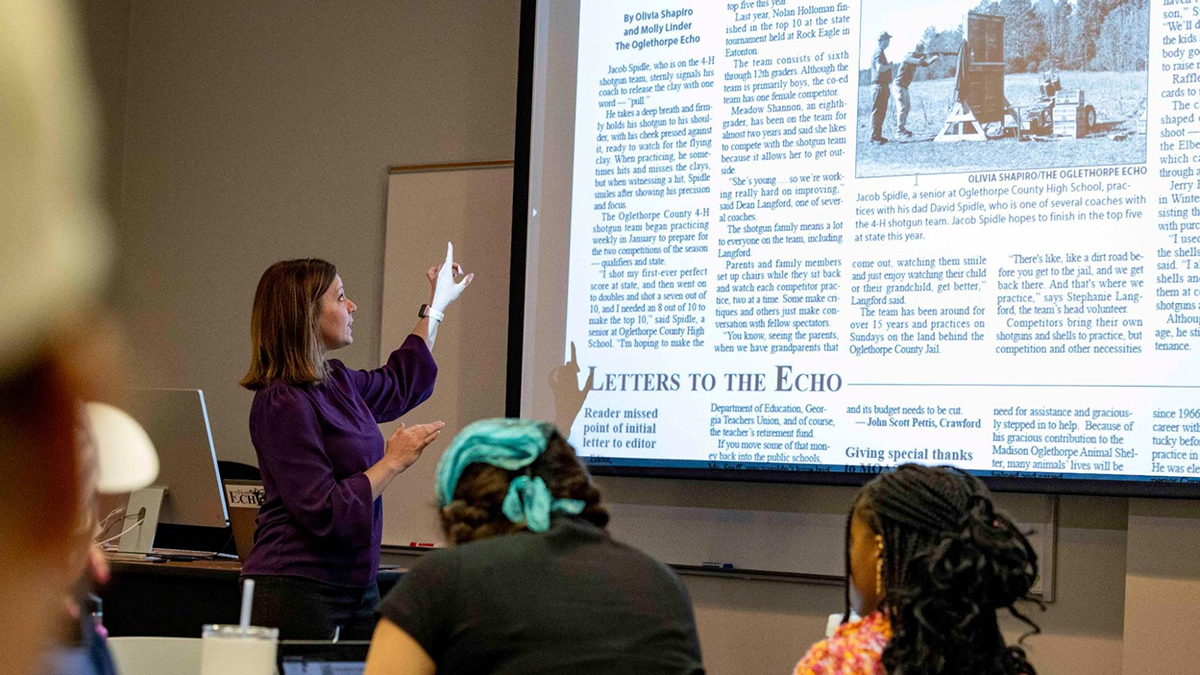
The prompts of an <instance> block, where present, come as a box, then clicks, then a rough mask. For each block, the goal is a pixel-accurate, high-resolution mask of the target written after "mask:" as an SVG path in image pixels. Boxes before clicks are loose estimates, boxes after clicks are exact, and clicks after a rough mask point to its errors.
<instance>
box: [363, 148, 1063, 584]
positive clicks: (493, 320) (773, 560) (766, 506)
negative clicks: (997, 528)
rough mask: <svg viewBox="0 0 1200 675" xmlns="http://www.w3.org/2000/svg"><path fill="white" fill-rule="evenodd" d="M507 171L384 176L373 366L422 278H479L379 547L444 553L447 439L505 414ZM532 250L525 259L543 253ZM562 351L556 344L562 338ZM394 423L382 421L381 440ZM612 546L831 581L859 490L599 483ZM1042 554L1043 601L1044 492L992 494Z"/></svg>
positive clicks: (422, 170)
mask: <svg viewBox="0 0 1200 675" xmlns="http://www.w3.org/2000/svg"><path fill="white" fill-rule="evenodd" d="M512 181H513V171H512V163H511V162H499V163H495V162H492V163H480V164H454V165H441V166H425V167H410V168H400V169H392V170H391V171H390V172H389V179H388V195H387V233H386V244H385V251H384V282H383V303H382V307H383V317H382V328H381V330H382V333H381V342H380V345H381V347H380V355H379V356H380V362H383V361H384V360H386V359H387V356H388V354H390V353H391V351H392V350H393V349H395V348H396V347H397V346H399V345H400V344H401V343H402V342H403V341H404V338H405V337H406V336H407V335H408V333H409V331H411V330H412V327H413V325H414V324H415V323H416V321H417V316H416V312H417V308H418V307H419V306H420V305H421V303H423V302H426V301H427V300H428V297H429V284H428V282H427V281H426V279H425V275H424V270H426V269H428V268H429V267H430V266H431V265H434V264H436V263H437V262H439V261H441V260H442V259H443V258H444V256H445V246H446V241H447V240H451V241H453V242H454V251H455V259H456V260H457V261H459V262H460V263H461V264H462V265H463V267H464V269H465V270H466V271H469V272H474V273H475V274H476V277H475V281H474V282H473V283H472V285H471V287H470V288H468V289H467V291H466V292H465V293H464V294H463V296H462V297H461V298H460V299H459V300H458V302H456V303H455V304H454V305H452V306H451V307H450V309H449V310H448V311H447V313H446V321H445V323H444V324H443V325H442V326H441V327H440V329H439V331H438V336H437V341H436V344H435V345H434V350H433V355H434V359H435V360H436V361H437V364H438V377H437V385H436V388H435V390H434V393H433V396H432V397H430V399H429V400H428V401H426V402H425V403H423V404H421V405H420V406H419V407H417V408H416V409H415V410H413V411H411V412H410V413H409V414H408V415H405V416H404V418H402V421H404V422H405V423H407V424H414V423H421V422H429V421H433V420H442V421H444V422H445V423H446V431H445V433H444V435H443V436H442V437H441V438H439V439H438V440H437V441H436V442H435V443H434V444H433V445H431V446H430V447H429V449H427V450H426V452H425V454H424V455H423V456H422V457H421V459H420V460H419V461H418V462H417V463H416V464H414V465H413V466H412V467H411V468H410V469H409V470H408V471H405V472H404V473H403V474H401V475H400V476H398V477H397V478H396V479H395V481H393V483H392V485H391V486H390V487H389V488H388V490H387V492H385V494H384V501H383V503H384V522H383V544H384V545H385V546H387V547H399V548H407V547H410V546H412V545H414V544H434V545H437V546H442V545H443V540H442V535H441V528H440V526H439V523H438V518H437V510H436V505H435V503H434V497H433V485H434V469H435V468H436V466H437V461H438V459H439V458H440V457H441V453H442V451H444V450H445V448H446V446H447V444H448V443H449V442H450V439H451V438H452V437H453V434H454V433H457V431H458V430H460V429H461V428H462V427H463V426H465V425H467V424H469V423H470V422H473V421H475V420H477V419H481V418H485V417H501V416H503V415H504V400H505V372H506V360H507V358H508V292H509V277H510V272H509V260H510V256H509V253H510V244H511V240H512V239H511V233H512V188H513V182H512ZM538 254H539V252H538V251H532V252H531V255H538ZM559 344H561V341H560V342H559ZM395 426H396V424H395V423H392V424H385V425H381V430H382V431H383V433H384V436H385V437H386V436H387V435H390V434H391V432H392V430H393V429H394V428H395ZM597 484H598V485H599V487H600V489H601V492H602V494H603V495H604V500H605V503H606V505H607V507H608V510H609V513H610V514H611V516H612V521H611V523H610V525H609V530H610V532H612V534H613V536H614V537H615V538H616V539H618V540H621V541H624V542H627V543H629V544H632V545H633V546H636V547H638V548H640V549H642V550H643V551H645V552H647V553H649V554H650V555H652V556H654V557H655V558H657V559H659V560H661V561H663V562H665V563H668V564H672V565H675V566H678V567H681V568H684V569H692V568H703V567H704V566H705V564H706V563H710V564H711V563H715V564H717V565H730V566H731V570H729V572H728V573H732V574H747V575H752V576H753V575H760V574H766V575H772V576H776V575H778V576H788V577H794V578H796V579H798V580H833V579H838V580H840V579H841V578H842V577H843V574H844V571H843V570H844V567H845V563H844V558H843V555H844V553H843V547H844V536H845V527H846V512H847V509H848V508H849V506H850V503H851V501H852V500H853V497H854V494H855V493H856V489H855V488H848V487H832V486H813V485H790V484H788V485H784V484H769V483H745V482H718V481H698V480H665V479H649V478H623V477H611V476H605V477H600V478H597ZM997 502H998V504H999V505H1000V506H1001V507H1002V508H1004V509H1005V510H1007V511H1008V512H1009V513H1010V514H1011V515H1012V516H1013V518H1014V519H1015V520H1016V521H1017V522H1018V523H1019V524H1020V525H1021V527H1022V529H1023V530H1032V531H1033V532H1034V534H1033V535H1032V536H1031V537H1030V540H1031V542H1032V543H1033V545H1034V548H1035V549H1036V550H1037V551H1038V555H1039V557H1040V558H1041V566H1042V571H1043V580H1042V582H1041V583H1039V585H1038V588H1037V589H1036V590H1038V591H1040V592H1041V594H1042V596H1043V597H1044V598H1045V599H1051V594H1052V591H1053V584H1052V582H1051V580H1052V577H1051V576H1050V575H1051V574H1052V573H1053V569H1054V564H1053V555H1054V534H1055V529H1054V528H1055V521H1056V504H1057V502H1056V501H1055V499H1054V498H1053V497H1048V496H1045V495H1032V494H1004V495H997Z"/></svg>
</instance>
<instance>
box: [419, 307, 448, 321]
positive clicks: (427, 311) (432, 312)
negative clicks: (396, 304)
mask: <svg viewBox="0 0 1200 675" xmlns="http://www.w3.org/2000/svg"><path fill="white" fill-rule="evenodd" d="M417 316H419V317H421V318H422V319H433V320H434V321H441V320H442V319H445V318H446V315H445V314H443V313H442V312H439V311H437V310H436V309H434V308H432V307H430V306H429V305H421V309H418V310H417Z"/></svg>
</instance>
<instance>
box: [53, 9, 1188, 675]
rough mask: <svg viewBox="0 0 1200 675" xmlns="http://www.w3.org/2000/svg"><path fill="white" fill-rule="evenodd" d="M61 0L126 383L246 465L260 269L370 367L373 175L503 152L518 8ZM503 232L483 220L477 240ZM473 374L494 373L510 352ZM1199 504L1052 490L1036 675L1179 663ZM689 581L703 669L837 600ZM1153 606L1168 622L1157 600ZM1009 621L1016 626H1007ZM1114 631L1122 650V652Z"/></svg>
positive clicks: (774, 650) (791, 658) (813, 633)
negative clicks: (74, 34) (323, 315)
mask: <svg viewBox="0 0 1200 675" xmlns="http://www.w3.org/2000/svg"><path fill="white" fill-rule="evenodd" d="M77 1H78V2H80V3H83V4H84V5H85V6H89V9H95V8H97V7H99V8H101V9H105V10H106V11H104V12H100V13H99V14H97V13H94V12H92V11H88V12H85V16H86V18H87V20H88V22H89V23H88V28H89V30H88V33H89V34H90V35H91V36H92V37H93V49H92V60H93V67H94V69H96V70H97V71H98V72H103V73H104V74H103V75H98V79H99V80H100V87H101V99H102V100H103V101H104V102H105V104H106V110H107V112H108V114H109V115H110V120H112V121H111V122H110V125H109V126H106V132H105V133H106V143H107V145H106V147H107V148H108V150H107V151H106V154H105V156H106V158H107V164H108V167H109V169H110V170H111V171H112V173H111V176H115V178H114V177H110V178H109V179H106V182H105V185H106V186H107V188H106V189H108V190H112V191H113V192H114V193H116V194H117V197H118V198H116V201H118V202H119V203H117V204H115V205H114V208H115V213H116V214H117V216H118V218H117V224H118V236H119V239H120V241H121V242H122V245H123V250H122V252H121V257H120V259H119V261H118V262H119V270H118V272H119V273H118V277H117V281H116V286H115V293H114V297H115V302H116V304H117V306H118V308H119V309H120V311H121V313H122V314H123V315H124V317H125V319H126V320H127V322H128V326H129V332H130V338H131V341H132V344H133V346H134V353H135V354H136V358H137V364H136V366H135V371H134V372H133V373H131V375H130V381H131V383H136V384H140V385H146V386H168V387H198V388H202V389H204V390H205V392H206V394H207V396H208V402H209V412H210V415H211V416H212V422H213V438H214V442H215V444H216V447H217V452H218V454H219V456H220V457H221V458H222V459H233V460H239V461H247V462H253V461H254V455H253V450H252V448H251V447H250V443H249V439H248V434H247V431H246V417H247V413H248V409H249V403H250V399H251V396H250V394H249V393H248V392H245V391H242V390H240V389H239V388H238V387H237V386H236V382H237V380H238V378H239V377H240V376H241V375H242V374H243V372H244V368H245V366H246V363H247V358H248V356H247V353H248V345H249V341H248V340H249V338H248V323H249V308H250V303H251V299H252V296H253V292H254V285H255V283H256V282H257V279H258V276H259V275H260V274H261V272H262V270H263V269H264V268H265V267H266V266H267V265H268V264H270V263H271V262H273V261H274V260H277V259H281V258H285V257H295V256H306V255H319V256H324V257H327V258H329V259H331V260H333V261H334V262H335V263H337V264H338V266H339V268H340V270H341V272H342V276H343V278H344V280H345V282H346V285H347V290H348V293H349V295H350V297H351V298H352V299H354V300H355V302H357V303H358V305H359V309H358V314H357V316H356V321H357V323H356V325H355V327H356V328H358V329H359V330H357V331H356V341H355V344H354V345H353V346H351V347H349V348H347V349H346V350H344V351H343V352H342V353H341V356H342V357H343V359H344V360H345V361H346V362H347V363H349V364H350V365H352V366H357V367H366V366H369V365H372V364H373V363H374V360H375V359H376V357H377V355H378V353H379V344H378V335H379V325H380V312H381V309H382V308H381V307H380V303H381V294H382V289H381V280H382V252H383V233H384V203H385V184H386V168H387V166H388V165H391V164H415V163H436V162H450V161H473V160H487V159H498V158H510V157H511V156H512V144H513V127H514V123H515V101H514V97H515V88H516V76H517V75H516V69H517V64H516V49H517V29H518V16H517V15H518V4H519V3H518V2H517V1H516V0H503V1H500V0H493V1H490V2H477V1H475V0H440V1H439V2H421V1H416V0H411V1H400V0H287V1H286V2H285V1H282V0H207V1H206V2H201V3H197V2H188V1H185V0H77ZM123 22H124V23H125V24H126V25H127V30H126V31H125V32H124V33H122V31H121V30H120V26H121V24H122V23H123ZM114 26H115V27H114ZM122 34H124V35H126V36H127V37H126V38H124V39H122V37H121V36H122ZM122 70H124V72H125V77H124V78H121V77H119V74H120V73H121V71H122ZM114 73H116V74H117V75H118V76H114ZM509 226H510V224H509V223H508V222H507V221H505V222H494V223H480V226H479V227H480V229H479V232H478V235H477V236H478V239H479V240H481V241H486V240H487V239H488V238H489V237H494V236H500V235H502V234H504V233H506V232H507V228H508V227H509ZM411 236H414V237H437V236H439V233H437V232H427V231H422V230H420V228H418V229H417V230H416V231H414V232H413V233H412V235H411ZM467 262H468V264H469V261H467ZM431 263H432V261H414V268H415V270H416V269H421V268H423V267H424V266H427V265H429V264H431ZM477 283H497V284H501V283H505V284H506V283H507V279H479V280H478V281H477ZM422 301H423V299H422V298H413V299H412V301H411V303H409V304H411V308H410V307H408V306H407V305H406V306H404V307H401V308H398V311H410V310H411V311H413V312H415V310H416V307H417V305H418V304H419V303H420V302H422ZM389 309H391V308H389ZM446 328H447V329H449V330H454V329H456V327H455V326H449V325H448V326H447V327H446ZM501 330H503V327H490V329H489V331H481V332H480V335H479V337H478V339H480V340H488V339H496V336H498V335H499V332H498V331H501ZM477 376H478V378H480V379H481V380H484V381H488V382H500V381H502V378H503V377H504V364H502V363H496V364H494V368H492V369H489V370H486V371H481V372H479V373H478V375H477ZM496 405H497V407H498V406H499V405H500V403H499V402H497V404H496ZM804 489H805V488H804V487H803V486H795V487H794V490H796V491H801V490H804ZM833 506H836V507H839V508H840V506H841V505H833ZM1196 511H1197V508H1196V504H1195V503H1193V502H1174V503H1170V504H1165V503H1163V502H1158V501H1145V500H1136V501H1135V504H1134V506H1133V507H1131V506H1130V504H1129V500H1125V499H1113V498H1079V497H1064V498H1062V499H1061V501H1060V512H1059V516H1060V517H1059V529H1058V548H1057V570H1056V575H1055V578H1056V588H1055V593H1056V599H1055V601H1054V602H1053V603H1052V604H1051V605H1050V606H1049V607H1048V609H1047V611H1046V612H1044V613H1039V614H1038V615H1037V619H1038V620H1039V622H1040V623H1041V625H1042V628H1043V635H1041V636H1038V637H1035V638H1033V639H1032V640H1031V641H1030V642H1029V644H1030V646H1031V649H1030V651H1031V652H1032V653H1033V658H1034V662H1035V664H1037V665H1038V667H1039V672H1040V673H1042V674H1043V675H1067V674H1074V673H1079V674H1081V675H1083V674H1087V675H1106V674H1114V675H1115V674H1116V673H1120V672H1122V665H1123V663H1124V666H1125V667H1124V672H1126V673H1129V674H1130V675H1133V674H1134V673H1142V672H1158V673H1170V672H1186V671H1188V670H1189V666H1190V664H1192V663H1195V661H1194V660H1192V661H1179V660H1174V659H1172V658H1171V657H1172V654H1173V653H1174V652H1177V651H1178V650H1179V649H1181V647H1180V645H1179V644H1178V643H1172V642H1169V641H1166V642H1163V641H1160V642H1151V641H1150V638H1151V637H1152V636H1155V635H1161V634H1162V633H1163V632H1165V631H1167V630H1169V629H1170V628H1171V626H1172V625H1178V623H1177V622H1179V621H1181V620H1185V618H1186V615H1188V614H1191V615H1194V612H1195V607H1197V606H1200V563H1198V562H1197V556H1196V555H1195V552H1196V550H1197V549H1198V548H1200V527H1197V523H1200V518H1198V517H1197V513H1196ZM1131 512H1132V514H1131ZM1174 553H1178V554H1180V555H1173V554H1174ZM1164 557H1166V558H1167V559H1169V560H1170V561H1171V564H1162V563H1161V562H1160V561H1161V560H1162V559H1163V558H1164ZM686 583H687V586H688V589H689V591H690V592H691V594H692V599H693V601H694V603H695V607H696V613H697V619H698V622H699V626H700V632H701V640H702V644H703V646H704V650H705V659H706V662H707V664H708V666H709V672H710V673H714V674H715V675H742V674H745V673H786V672H790V669H791V667H792V665H793V664H794V663H795V660H796V659H797V658H798V657H799V656H800V654H801V653H802V652H803V650H804V649H805V648H806V647H807V646H808V645H809V644H810V643H811V642H812V641H813V640H815V639H817V638H818V637H819V636H820V634H821V633H822V631H823V629H824V625H825V620H826V616H827V615H828V614H829V613H830V612H833V611H837V610H839V609H840V608H841V603H842V599H841V598H842V592H841V589H840V588H839V587H837V586H834V585H820V584H796V583H785V582H777V581H749V580H744V579H734V578H719V577H687V578H686ZM1167 600H1170V601H1171V604H1170V605H1169V611H1170V612H1171V614H1169V615H1168V616H1166V617H1164V616H1162V615H1161V614H1160V613H1157V612H1156V611H1155V610H1156V607H1157V606H1158V603H1160V602H1166V601H1167ZM1127 618H1128V621H1127ZM1005 625H1006V629H1009V630H1010V632H1012V633H1013V635H1014V637H1015V635H1016V632H1015V631H1016V630H1017V628H1016V624H1014V623H1012V622H1007V623H1006V624H1005ZM1185 625H1186V623H1185ZM1173 634H1175V635H1177V634H1178V631H1175V632H1174V633H1173ZM1125 638H1129V639H1130V640H1133V641H1134V642H1130V643H1129V644H1127V646H1124V649H1123V640H1124V639H1125ZM1151 647H1153V648H1151ZM1187 649H1195V648H1194V647H1187Z"/></svg>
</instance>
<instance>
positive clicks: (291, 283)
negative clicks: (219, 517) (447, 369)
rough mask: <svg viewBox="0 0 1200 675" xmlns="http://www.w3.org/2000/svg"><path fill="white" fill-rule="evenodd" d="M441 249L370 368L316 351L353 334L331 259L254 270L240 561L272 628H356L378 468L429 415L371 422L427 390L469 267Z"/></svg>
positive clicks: (388, 467) (370, 557) (421, 433)
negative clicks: (252, 506) (253, 513)
mask: <svg viewBox="0 0 1200 675" xmlns="http://www.w3.org/2000/svg"><path fill="white" fill-rule="evenodd" d="M456 273H461V269H460V268H459V267H458V265H456V264H455V263H454V262H453V248H452V247H451V246H450V245H447V247H446V260H445V262H444V263H443V264H442V265H440V266H438V267H433V268H430V270H429V271H428V274H427V276H428V277H429V282H430V285H431V293H432V295H431V300H430V302H429V304H427V305H422V306H421V309H420V311H419V312H418V314H419V316H420V321H419V322H418V323H417V325H416V327H415V328H413V331H412V334H411V335H409V336H408V338H407V339H406V340H405V341H404V344H402V345H400V347H399V348H398V349H397V350H396V351H394V352H392V354H391V356H390V357H389V358H388V361H387V363H386V364H384V365H383V367H381V368H379V369H377V370H371V371H366V370H352V369H350V368H347V367H346V366H345V365H343V364H342V362H341V361H338V360H335V359H328V358H327V355H328V353H329V352H331V351H333V350H335V349H340V348H342V347H345V346H347V345H349V344H350V343H351V342H353V340H354V338H353V334H352V329H351V324H352V323H353V322H354V318H353V314H354V310H355V305H354V303H353V302H351V301H350V299H349V298H347V297H346V293H345V288H344V287H343V285H342V279H341V277H339V276H338V274H337V269H336V268H335V267H334V266H333V265H332V264H330V263H328V262H325V261H324V260H318V259H314V258H308V259H303V260H286V261H282V262H278V263H275V264H274V265H272V266H271V267H270V268H268V269H267V271H266V272H264V273H263V276H262V279H260V280H259V282H258V290H257V291H256V292H255V295H254V309H253V315H252V319H251V341H252V343H253V354H252V357H251V363H250V371H249V372H248V373H247V374H246V377H245V378H243V379H242V382H241V384H242V386H244V387H246V388H247V389H251V390H253V391H254V392H255V395H254V403H253V406H252V407H251V410H250V438H251V441H252V442H253V443H254V450H255V453H256V454H257V455H258V463H259V468H260V469H261V470H262V474H263V488H264V490H265V492H266V501H265V503H264V504H263V506H262V511H261V513H260V514H259V516H258V529H257V530H256V532H255V535H254V547H253V548H252V549H251V550H250V554H249V555H248V556H247V557H246V560H245V564H244V565H243V567H242V574H243V575H244V576H247V577H252V578H254V579H255V580H256V583H257V588H258V591H257V592H256V593H255V603H254V604H255V608H254V618H255V622H256V623H259V624H261V625H266V626H276V627H278V628H279V633H280V637H281V638H283V639H329V638H331V637H333V636H334V635H335V634H337V633H338V632H339V629H340V634H341V636H342V637H343V638H361V639H365V638H368V637H369V636H370V634H371V630H372V628H373V623H374V619H373V616H374V611H375V605H376V604H378V601H379V590H378V587H377V586H376V584H375V577H376V574H377V571H378V568H379V545H380V539H381V535H382V520H383V504H382V501H381V500H380V499H379V497H380V495H382V494H383V491H384V490H386V489H387V486H388V485H389V484H390V483H391V481H392V479H393V478H395V477H396V476H397V475H398V474H400V473H401V472H403V471H404V470H405V469H407V468H408V467H409V466H411V465H412V464H413V462H415V461H417V458H418V457H420V455H421V452H422V451H423V450H424V449H425V447H426V446H427V445H429V444H430V443H431V442H432V441H433V440H434V439H436V438H437V436H438V434H439V433H440V429H441V428H442V426H443V425H442V423H441V422H434V423H431V424H418V425H414V426H411V427H405V426H404V425H401V426H400V427H399V428H398V429H396V431H395V433H393V434H392V436H391V438H389V439H388V440H387V443H386V444H385V443H384V440H383V436H382V435H381V434H380V433H379V427H378V426H377V425H378V424H379V423H381V422H388V421H391V420H394V419H396V418H397V417H400V416H401V415H403V414H404V413H405V412H407V411H409V410H411V409H412V408H414V407H415V406H417V405H418V404H420V403H421V402H422V401H424V400H425V399H426V398H428V397H429V395H430V394H431V393H433V384H434V379H435V378H436V376H437V366H436V365H435V364H434V361H433V356H432V355H431V354H430V349H431V348H432V347H433V343H434V339H435V337H436V335H437V326H438V323H440V321H441V320H442V318H443V317H444V314H443V312H444V311H445V309H446V307H447V306H449V305H450V303H452V302H454V300H455V299H457V298H458V296H459V295H460V294H461V293H462V291H463V289H464V288H466V287H467V285H468V284H469V283H470V282H471V279H472V278H473V277H474V275H471V274H468V275H466V276H465V277H463V279H462V281H459V282H457V283H456V282H455V275H456Z"/></svg>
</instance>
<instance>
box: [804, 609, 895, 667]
mask: <svg viewBox="0 0 1200 675" xmlns="http://www.w3.org/2000/svg"><path fill="white" fill-rule="evenodd" d="M891 639H892V626H891V624H890V623H889V622H888V620H887V617H886V616H884V614H883V612H872V613H871V614H868V615H867V616H866V617H864V618H862V619H859V620H858V621H851V622H850V623H844V624H842V625H841V626H839V627H838V629H837V630H836V631H834V633H833V637H831V638H829V639H828V640H821V641H820V642H818V643H817V644H815V645H813V646H812V649H809V650H808V653H807V654H805V655H804V658H802V659H800V663H797V664H796V670H795V672H794V673H793V675H887V674H886V673H885V672H884V669H883V662H882V660H881V657H882V655H883V648H884V647H885V646H887V643H888V640H891Z"/></svg>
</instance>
